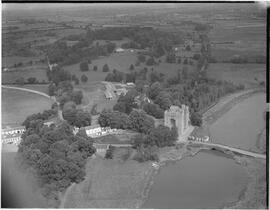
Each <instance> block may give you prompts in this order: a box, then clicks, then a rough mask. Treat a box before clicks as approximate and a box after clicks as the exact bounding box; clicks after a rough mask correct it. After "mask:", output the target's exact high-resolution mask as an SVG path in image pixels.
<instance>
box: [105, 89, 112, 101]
mask: <svg viewBox="0 0 270 210" xmlns="http://www.w3.org/2000/svg"><path fill="white" fill-rule="evenodd" d="M104 94H105V98H106V99H108V100H112V99H113V96H112V94H111V93H110V92H109V91H108V90H106V91H104Z"/></svg>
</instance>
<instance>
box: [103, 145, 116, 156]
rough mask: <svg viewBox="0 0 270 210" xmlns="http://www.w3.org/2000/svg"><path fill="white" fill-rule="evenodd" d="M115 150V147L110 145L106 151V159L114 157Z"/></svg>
mask: <svg viewBox="0 0 270 210" xmlns="http://www.w3.org/2000/svg"><path fill="white" fill-rule="evenodd" d="M114 150H115V147H114V146H112V145H110V146H109V148H108V149H107V151H106V154H105V158H106V159H113V152H114Z"/></svg>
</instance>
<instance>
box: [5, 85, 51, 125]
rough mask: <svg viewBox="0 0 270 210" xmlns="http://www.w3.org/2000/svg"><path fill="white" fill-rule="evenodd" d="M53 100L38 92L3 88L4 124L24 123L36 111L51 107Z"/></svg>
mask: <svg viewBox="0 0 270 210" xmlns="http://www.w3.org/2000/svg"><path fill="white" fill-rule="evenodd" d="M51 105H52V101H50V100H49V99H47V98H45V97H43V96H39V95H37V94H33V93H28V92H25V91H20V90H11V89H4V88H2V125H4V124H13V123H18V124H20V123H22V122H23V121H24V120H25V118H26V117H27V116H28V115H30V114H34V113H38V112H42V111H43V110H45V109H50V108H51Z"/></svg>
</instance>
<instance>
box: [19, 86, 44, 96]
mask: <svg viewBox="0 0 270 210" xmlns="http://www.w3.org/2000/svg"><path fill="white" fill-rule="evenodd" d="M48 86H49V85H47V84H45V85H43V84H42V85H39V84H36V85H24V86H23V88H27V89H30V90H36V91H40V92H42V93H46V94H48ZM20 87H21V86H20Z"/></svg>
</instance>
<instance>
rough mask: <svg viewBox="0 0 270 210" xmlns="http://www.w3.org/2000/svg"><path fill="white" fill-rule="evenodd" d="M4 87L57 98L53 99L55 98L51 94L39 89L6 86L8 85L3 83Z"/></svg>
mask: <svg viewBox="0 0 270 210" xmlns="http://www.w3.org/2000/svg"><path fill="white" fill-rule="evenodd" d="M2 88H7V89H14V90H22V91H27V92H30V93H35V94H38V95H41V96H44V97H46V98H49V99H51V100H53V101H55V99H53V98H52V97H51V96H49V95H48V94H46V93H43V92H40V91H37V90H31V89H27V88H21V87H13V86H6V85H2Z"/></svg>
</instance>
